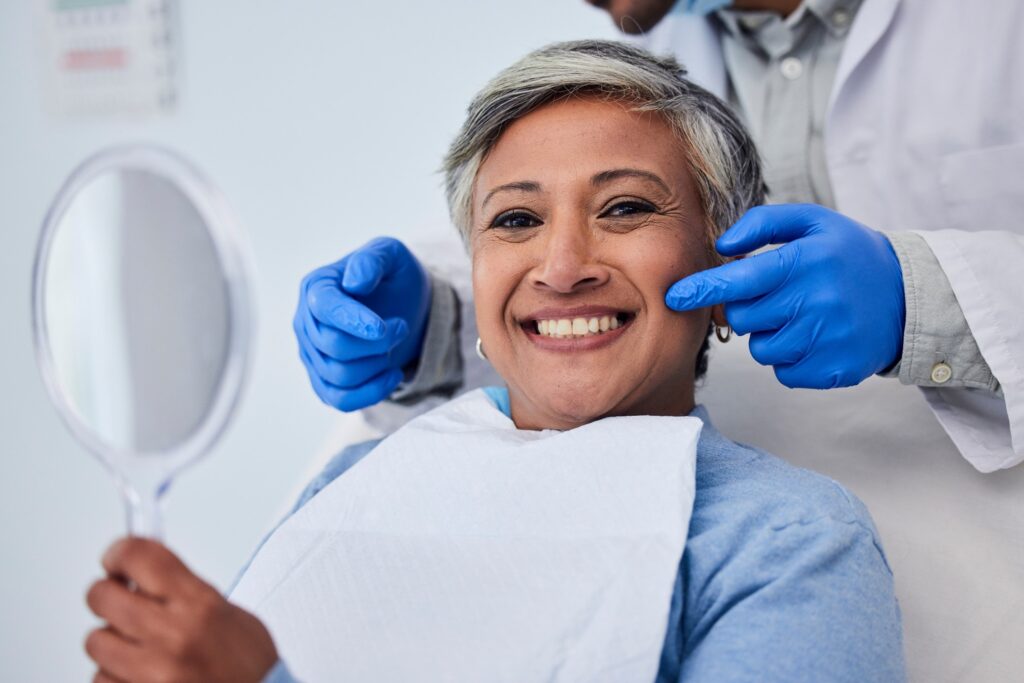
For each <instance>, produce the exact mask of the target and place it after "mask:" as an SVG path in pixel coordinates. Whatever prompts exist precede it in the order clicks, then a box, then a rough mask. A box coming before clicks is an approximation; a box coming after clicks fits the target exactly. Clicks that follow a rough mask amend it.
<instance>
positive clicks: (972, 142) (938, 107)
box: [294, 0, 1024, 472]
mask: <svg viewBox="0 0 1024 683" xmlns="http://www.w3.org/2000/svg"><path fill="white" fill-rule="evenodd" d="M590 2H591V4H594V5H596V6H598V7H600V8H602V9H604V10H606V11H608V12H609V13H610V14H611V15H612V17H613V19H614V20H615V22H616V24H617V25H618V26H619V27H620V28H621V29H622V30H623V31H625V32H626V33H630V34H642V35H641V36H640V37H639V38H636V39H637V40H639V42H640V43H641V44H643V45H644V46H645V47H647V48H648V49H651V50H652V51H654V52H656V53H657V52H665V51H669V52H672V53H673V54H674V55H675V56H676V57H677V58H678V59H679V60H680V61H681V62H682V63H683V64H685V65H686V66H687V67H688V68H690V74H691V77H693V78H694V80H696V81H697V82H700V83H702V85H704V86H705V87H707V88H709V89H710V90H711V91H712V92H715V93H716V94H718V95H720V96H722V97H723V98H725V99H727V100H728V101H729V102H730V103H731V104H732V106H733V107H734V108H735V109H736V110H737V111H738V112H739V113H740V115H741V117H742V118H743V119H744V121H745V123H746V124H747V125H748V127H749V128H750V129H751V131H752V134H753V136H754V138H755V140H756V142H757V143H758V146H759V148H760V150H761V153H762V155H763V157H764V163H765V176H766V180H767V183H768V188H769V200H770V201H771V202H772V203H773V204H774V205H773V206H765V207H758V208H755V209H753V210H751V211H750V212H748V213H747V214H746V215H745V216H744V217H743V218H742V219H741V220H739V221H738V222H737V223H736V224H735V225H734V226H733V227H732V228H731V229H730V230H729V231H728V232H727V233H726V234H725V235H723V236H722V237H721V238H720V239H719V240H718V242H717V244H716V247H717V249H718V251H719V253H721V254H722V255H724V256H740V255H744V254H751V253H754V252H757V250H759V249H760V248H762V247H765V246H766V245H772V244H776V245H780V244H781V245H782V246H781V247H780V248H778V249H775V250H771V251H767V252H765V253H755V254H754V255H752V256H749V257H748V258H745V259H742V260H739V261H735V262H732V263H728V264H725V265H723V266H721V267H719V268H717V269H714V270H711V271H708V272H705V273H700V274H697V275H695V276H692V277H688V278H684V279H683V280H680V281H679V282H677V283H675V284H674V285H672V286H671V287H670V288H669V289H668V291H667V292H666V297H665V302H666V304H667V305H668V306H669V307H670V308H672V309H675V310H678V311H686V310H691V309H695V308H701V307H707V306H712V305H715V304H724V305H725V312H726V315H727V318H728V320H729V323H730V324H731V326H732V330H733V331H734V332H736V333H737V334H739V335H749V353H750V355H751V356H752V357H753V358H754V360H756V361H757V362H758V363H761V364H763V365H767V366H771V367H772V368H773V370H774V374H775V377H776V378H777V381H778V382H779V383H781V384H782V385H784V386H786V387H793V388H814V389H833V388H838V387H850V386H854V385H858V384H860V383H861V382H863V381H864V380H865V379H867V378H869V377H871V376H872V375H881V376H883V377H889V378H893V380H895V379H896V378H898V382H896V381H890V382H883V383H882V384H887V385H889V386H888V387H885V388H876V387H874V386H872V387H871V388H870V389H865V390H864V391H861V390H858V391H856V392H829V394H830V396H829V397H828V399H827V400H826V396H825V395H824V394H810V396H817V397H819V398H812V399H807V398H805V397H797V395H796V394H792V393H791V394H787V395H779V394H778V392H774V393H773V392H772V390H771V389H770V388H767V387H766V388H765V390H764V392H763V394H764V395H763V396H762V400H761V402H760V403H757V404H756V405H753V406H751V405H749V404H748V405H747V406H745V407H746V408H752V409H751V410H748V409H745V410H742V411H741V410H739V409H738V407H737V408H736V409H735V410H734V411H731V412H730V414H729V415H728V418H729V419H730V420H731V422H730V427H731V429H732V431H733V432H734V433H741V434H758V435H762V434H765V433H766V432H767V434H768V438H769V440H771V439H772V438H775V439H777V440H776V441H775V442H773V443H771V444H770V445H771V447H773V448H775V449H777V450H779V451H781V452H787V453H797V454H799V453H800V452H801V444H796V443H791V442H790V441H788V440H787V439H788V438H789V437H790V435H793V434H800V433H803V430H800V429H793V428H790V427H792V426H793V425H794V424H796V423H797V422H799V423H800V424H805V423H816V424H821V425H825V426H827V428H829V429H834V430H837V431H835V432H833V433H832V435H831V436H832V437H833V439H834V440H836V441H842V447H843V451H844V452H845V453H846V455H847V456H849V457H851V458H857V457H863V458H865V459H867V460H870V458H869V457H868V456H869V454H870V453H872V452H875V451H877V449H878V447H879V445H884V446H886V447H888V448H895V449H897V450H898V451H901V452H907V451H909V452H914V451H921V450H923V449H926V450H927V451H929V452H932V453H935V454H936V455H934V456H933V457H936V458H938V457H942V456H941V453H940V452H941V451H949V452H954V453H955V452H959V454H960V455H962V456H963V458H965V459H966V460H967V461H968V462H969V463H970V464H971V465H973V466H974V468H976V469H977V470H979V471H981V472H991V471H995V470H999V469H1002V468H1009V467H1012V466H1014V465H1016V464H1018V463H1019V462H1020V461H1021V460H1022V459H1024V342H1022V341H1021V340H1024V305H1022V302H1024V276H1022V275H1021V272H1022V268H1021V264H1022V263H1024V45H1022V43H1021V41H1020V40H1019V37H1020V35H1021V34H1022V31H1024V3H1020V2H1018V1H1017V0H991V1H990V2H986V3H984V4H983V5H977V4H972V3H964V2H962V1H961V0H803V1H802V2H801V1H800V0H736V1H735V2H733V3H730V2H729V1H728V0H705V1H701V0H683V1H681V2H677V3H674V2H672V1H671V0H590ZM460 279H461V280H462V282H460ZM452 280H454V282H453V283H449V282H446V281H445V280H444V279H443V278H440V277H438V276H437V275H430V274H428V273H427V271H426V270H425V269H424V267H423V266H422V265H421V264H420V263H419V262H418V261H417V260H416V259H415V258H414V257H413V256H412V254H411V253H410V252H409V250H408V249H406V248H405V247H404V246H403V245H401V244H400V243H395V242H392V241H377V242H373V243H371V244H369V245H367V246H366V247H364V248H362V249H359V250H357V251H355V252H353V253H351V254H349V255H347V256H346V257H344V258H343V259H341V260H340V261H338V262H337V263H335V264H332V265H330V266H326V267H324V268H319V269H317V270H315V271H313V272H312V273H310V274H309V275H308V276H307V277H306V278H305V279H304V281H303V283H302V288H301V296H300V300H299V304H298V309H297V311H296V315H295V323H294V328H295V332H296V335H297V338H298V341H299V345H300V347H301V355H302V358H303V362H304V363H305V365H306V367H307V370H308V372H309V375H310V380H311V383H312V385H313V388H314V389H315V391H316V393H317V394H318V395H319V396H320V398H321V399H322V400H323V401H324V402H325V403H327V404H329V405H331V406H334V407H336V408H338V409H340V410H345V411H350V410H356V409H360V408H364V407H367V406H372V405H374V404H376V403H378V402H381V401H385V399H389V401H388V402H387V403H386V404H385V405H382V406H380V407H377V408H374V409H372V410H370V411H368V418H369V419H370V420H371V421H372V422H375V423H376V424H377V425H378V426H380V427H381V428H382V429H384V430H385V431H389V430H391V429H394V428H395V427H396V426H398V425H399V424H401V423H402V422H404V421H405V420H406V419H408V418H409V417H410V416H411V415H412V414H414V413H415V412H419V411H420V410H423V409H425V408H426V407H428V406H429V405H433V404H435V403H436V399H434V402H431V401H429V400H427V401H424V399H425V398H427V397H430V396H431V395H435V394H448V393H451V392H452V391H454V390H455V389H457V388H459V387H463V386H467V385H472V384H474V383H476V382H478V381H480V380H478V379H477V378H479V377H482V376H484V375H483V372H484V371H483V370H481V369H480V368H481V365H480V363H479V362H478V361H477V360H476V359H475V358H474V354H473V352H472V346H471V344H472V340H473V339H475V337H476V335H475V333H473V332H472V329H471V328H472V324H473V323H472V319H471V315H468V314H463V315H460V311H459V308H460V306H459V299H458V296H457V295H456V289H459V290H461V291H462V292H463V293H465V292H466V289H465V287H464V286H460V285H462V283H463V282H464V281H465V278H464V277H461V278H460V277H455V278H452ZM452 284H454V285H455V286H456V287H455V289H453V287H452ZM467 328H469V329H467ZM460 332H461V335H460ZM460 337H461V342H460ZM460 346H461V348H460ZM464 364H465V366H464ZM732 365H733V367H734V368H737V369H735V370H734V371H735V372H738V373H741V374H742V373H747V374H749V373H750V372H752V371H753V370H755V369H756V367H755V368H753V369H746V370H740V369H738V368H739V366H738V365H737V364H736V363H735V362H733V363H732ZM869 384H873V383H869ZM900 384H903V385H916V386H917V387H920V388H921V391H922V392H923V396H924V398H925V399H926V401H927V408H928V409H930V413H931V415H934V418H937V421H936V420H935V419H933V418H932V417H931V415H929V410H924V409H922V408H923V406H921V407H919V397H918V396H916V395H915V393H914V392H911V393H908V392H906V391H899V390H898V389H899V385H900ZM865 392H868V393H865ZM834 393H835V394H837V395H836V396H835V397H834V398H833V397H832V396H831V394H834ZM752 396H754V397H756V396H757V394H756V392H755V393H754V394H752ZM794 397H796V398H794ZM417 403H420V404H421V405H419V406H416V405H415V404H417ZM868 404H870V405H868ZM398 405H413V406H414V407H413V408H412V409H410V410H408V411H404V412H403V411H401V410H398V409H397V407H396V406H398ZM797 405H798V406H799V408H798V409H795V408H794V407H795V406H797ZM866 406H867V409H865V407H866ZM726 410H727V411H728V408H726ZM722 412H723V411H722V410H721V409H719V410H718V411H717V414H721V413H722ZM740 412H743V413H744V414H738V413H740ZM890 416H898V418H894V419H890ZM940 425H941V426H940ZM879 430H882V432H883V434H882V436H878V435H877V434H878V431H879ZM943 432H944V433H943ZM868 434H871V435H872V438H863V437H864V436H865V435H868ZM845 436H849V437H851V438H843V437H845ZM823 438H825V437H823ZM804 448H805V449H807V450H810V449H808V448H807V446H806V445H805V446H804ZM814 450H819V449H817V448H814ZM797 460H798V461H799V460H800V458H799V455H798V456H797ZM803 464H807V463H806V462H804V463H803Z"/></svg>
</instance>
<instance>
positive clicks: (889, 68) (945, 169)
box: [642, 0, 1024, 472]
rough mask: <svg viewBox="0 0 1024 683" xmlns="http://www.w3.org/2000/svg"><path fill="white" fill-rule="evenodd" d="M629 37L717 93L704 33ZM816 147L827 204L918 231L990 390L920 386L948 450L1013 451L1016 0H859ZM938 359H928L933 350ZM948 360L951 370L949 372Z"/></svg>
mask: <svg viewBox="0 0 1024 683" xmlns="http://www.w3.org/2000/svg"><path fill="white" fill-rule="evenodd" d="M642 43H644V44H645V46H646V47H648V48H649V49H651V50H652V51H655V52H665V51H671V52H673V53H674V54H675V55H676V56H677V57H678V58H679V59H680V61H681V62H682V63H683V64H685V65H686V66H687V67H688V68H689V70H690V72H691V77H692V78H693V79H694V80H697V81H699V82H701V83H702V84H704V85H705V86H706V87H708V88H709V89H710V90H712V91H713V92H715V93H717V94H719V95H720V96H724V95H725V89H726V71H725V66H724V63H723V60H722V52H721V47H720V43H719V41H718V36H717V35H716V32H715V29H714V28H713V27H712V25H711V24H710V23H709V22H708V21H707V20H705V19H702V18H697V17H691V16H682V15H673V16H670V17H668V18H667V19H666V20H665V21H664V22H663V23H662V24H660V25H659V26H658V27H656V29H655V30H654V31H653V32H652V33H651V34H649V35H648V36H646V37H645V38H644V39H643V40H642ZM825 142H826V154H827V160H828V170H829V176H830V178H831V181H832V185H833V190H834V193H835V198H836V204H837V208H838V210H839V211H840V212H841V213H843V214H846V215H847V216H850V217H851V218H854V219H856V220H858V221H860V222H862V223H864V224H865V225H869V226H871V227H874V228H877V229H879V230H886V231H896V230H914V231H919V232H920V233H921V235H922V236H923V237H924V238H925V240H926V241H927V242H928V244H929V246H930V247H931V249H932V251H933V252H934V253H935V256H936V257H937V258H938V261H939V263H940V264H941V265H942V268H943V270H944V271H945V273H946V276H947V277H948V278H949V281H950V283H951V284H952V286H953V291H954V292H955V294H956V296H957V300H958V301H959V303H960V305H961V307H962V308H963V311H964V315H965V316H966V318H967V322H968V324H969V325H970V327H971V331H972V332H973V334H974V337H975V339H976V341H977V342H978V346H979V348H980V349H981V352H982V355H983V356H984V357H985V360H986V362H987V363H988V365H989V367H990V368H991V370H992V372H993V374H994V375H995V377H996V379H998V380H999V382H1000V384H1001V385H1002V389H1003V396H1002V397H999V396H995V395H992V394H989V393H986V392H981V391H965V390H959V389H946V388H938V389H934V388H925V389H923V390H922V391H923V392H924V395H925V398H926V400H927V401H928V404H929V406H930V407H931V410H932V412H933V413H934V415H935V416H936V417H937V418H938V420H939V423H940V424H941V425H942V427H943V428H944V429H945V431H946V433H947V434H948V435H949V437H950V438H951V439H952V440H953V442H954V443H955V444H956V446H957V448H958V449H959V451H960V453H961V454H962V455H963V456H964V457H965V458H966V459H967V460H968V461H969V462H970V463H971V464H972V465H974V467H976V468H977V469H978V470H980V471H982V472H991V471H994V470H998V469H1002V468H1006V467H1011V466H1013V465H1016V464H1017V463H1019V462H1020V461H1021V460H1024V2H1021V1H1020V0H986V2H984V3H970V2H963V0H864V3H863V5H862V7H861V9H860V11H859V13H858V14H857V16H856V20H855V21H854V24H853V26H852V27H851V29H850V33H849V36H848V37H847V43H846V46H845V49H844V51H843V55H842V58H841V60H840V64H839V69H838V71H837V73H836V80H835V84H834V87H833V90H832V95H831V104H830V107H829V112H828V114H827V121H826V129H825ZM937 360H938V359H937ZM954 370H955V369H954Z"/></svg>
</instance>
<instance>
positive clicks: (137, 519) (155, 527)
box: [120, 481, 170, 540]
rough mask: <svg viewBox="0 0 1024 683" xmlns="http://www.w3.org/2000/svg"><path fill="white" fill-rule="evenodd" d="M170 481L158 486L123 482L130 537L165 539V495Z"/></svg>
mask: <svg viewBox="0 0 1024 683" xmlns="http://www.w3.org/2000/svg"><path fill="white" fill-rule="evenodd" d="M169 485H170V481H165V482H162V483H160V484H158V485H156V486H153V485H146V484H141V485H140V484H137V483H134V482H129V481H122V482H121V485H120V489H121V495H122V498H123V499H124V505H125V515H126V517H127V520H128V535H130V536H138V537H140V538H152V539H154V540H161V539H163V513H162V510H161V508H162V507H163V501H162V499H163V494H164V493H165V492H166V491H167V488H168V486H169Z"/></svg>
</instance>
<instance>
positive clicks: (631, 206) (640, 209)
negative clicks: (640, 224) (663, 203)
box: [601, 199, 657, 218]
mask: <svg viewBox="0 0 1024 683" xmlns="http://www.w3.org/2000/svg"><path fill="white" fill-rule="evenodd" d="M655 211H657V209H656V208H654V206H652V205H651V204H648V203H647V202H642V201H639V200H636V199H631V200H629V201H628V202H618V203H617V204H614V205H612V206H611V207H610V208H609V209H608V210H607V211H605V212H604V213H602V214H601V218H626V217H629V216H639V215H643V214H648V213H654V212H655Z"/></svg>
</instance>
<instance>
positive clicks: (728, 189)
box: [443, 40, 765, 254]
mask: <svg viewBox="0 0 1024 683" xmlns="http://www.w3.org/2000/svg"><path fill="white" fill-rule="evenodd" d="M573 96H592V97H599V98H602V99H607V100H611V101H619V102H623V103H627V104H630V105H632V107H631V108H632V109H634V110H635V111H643V112H646V111H651V112H658V113H659V114H661V115H662V116H663V117H664V118H665V120H666V121H667V122H668V123H669V124H670V125H671V126H672V128H673V130H674V131H675V133H676V134H677V135H678V136H679V138H680V140H681V141H682V143H683V144H684V145H685V146H686V148H687V150H688V152H689V154H688V163H689V165H690V171H691V173H692V175H693V177H694V180H695V182H696V185H697V191H698V192H699V194H700V198H701V202H702V204H703V208H704V212H705V214H706V216H707V223H708V225H707V228H708V236H707V237H708V241H709V247H710V248H711V253H712V254H714V253H715V252H714V249H713V245H714V240H715V239H717V237H718V236H719V235H721V234H722V232H724V231H725V230H726V229H727V228H728V227H729V226H730V225H732V224H733V223H734V222H736V220H737V219H738V218H739V217H740V216H741V215H743V213H744V212H745V211H746V210H747V209H749V208H750V207H752V206H756V205H758V204H761V203H763V202H764V197H765V185H764V180H763V179H762V177H761V162H760V159H759V157H758V154H757V149H756V147H755V146H754V142H753V140H751V139H750V136H749V135H748V134H747V132H746V130H745V129H744V128H743V125H742V124H741V123H740V122H739V120H738V119H737V118H736V116H735V115H734V114H733V113H732V112H731V111H730V110H729V108H728V106H727V105H726V104H725V103H724V102H722V101H721V100H720V99H718V98H717V97H715V96H714V95H713V94H711V93H710V92H708V91H707V90H705V89H704V88H701V87H700V86H698V85H696V84H694V83H692V82H690V81H689V80H687V79H686V69H684V68H683V67H682V66H680V64H679V63H678V62H677V61H676V60H675V59H674V58H672V57H655V56H653V55H651V54H649V53H647V52H645V51H643V50H641V49H638V48H635V47H631V46H629V45H626V44H623V43H617V42H613V41H604V40H580V41H571V42H564V43H555V44H553V45H549V46H547V47H544V48H541V49H540V50H537V51H535V52H531V53H530V54H528V55H527V56H525V57H523V58H522V59H521V60H519V61H518V62H516V63H515V64H513V65H512V66H510V67H508V68H507V69H505V70H504V71H502V72H501V73H499V74H498V75H497V76H496V77H495V78H494V79H493V80H491V82H490V83H488V84H487V85H486V86H485V87H484V89H483V90H481V91H480V93H479V94H477V96H476V97H475V98H474V99H473V101H472V102H471V103H470V105H469V109H468V110H467V115H466V121H465V123H464V124H463V125H462V129H461V130H460V131H459V134H458V136H457V137H456V138H455V140H454V141H453V142H452V145H451V147H450V148H449V150H448V154H447V156H446V157H445V160H444V166H443V171H444V174H445V190H446V193H447V196H448V210H449V212H450V214H451V217H452V221H453V222H454V223H455V226H456V227H457V228H458V230H459V233H460V234H461V235H462V238H463V241H464V242H465V243H466V244H467V246H468V244H469V237H470V228H471V223H472V202H473V185H474V183H475V182H476V175H477V172H478V171H479V169H480V165H481V164H482V163H483V161H484V159H485V158H486V157H487V154H488V153H489V152H490V150H491V148H492V147H493V146H494V144H495V143H496V142H497V141H498V138H499V137H501V135H502V133H504V132H505V130H506V129H507V128H508V126H509V125H511V124H512V123H513V122H514V121H516V120H517V119H521V118H523V117H524V116H526V115H527V114H529V113H530V112H532V111H534V110H536V109H538V108H540V107H542V106H544V105H545V104H549V103H552V102H556V101H559V100H563V99H566V98H569V97H573Z"/></svg>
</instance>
